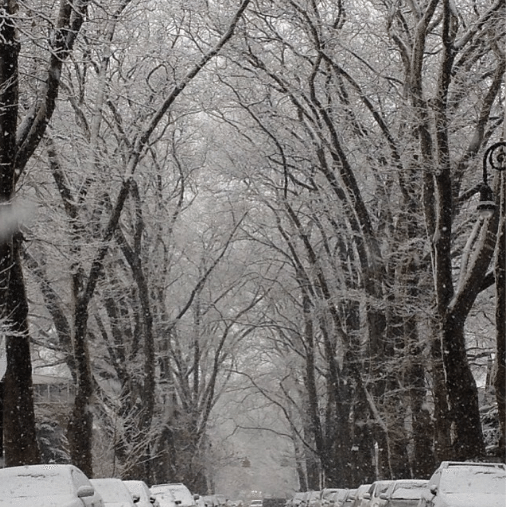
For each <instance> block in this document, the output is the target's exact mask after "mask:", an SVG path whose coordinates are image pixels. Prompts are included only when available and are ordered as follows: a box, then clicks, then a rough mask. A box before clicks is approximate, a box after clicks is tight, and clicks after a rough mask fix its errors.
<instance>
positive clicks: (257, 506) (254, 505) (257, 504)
mask: <svg viewBox="0 0 506 507" xmlns="http://www.w3.org/2000/svg"><path fill="white" fill-rule="evenodd" d="M263 505H264V502H263V500H251V502H250V503H249V507H263Z"/></svg>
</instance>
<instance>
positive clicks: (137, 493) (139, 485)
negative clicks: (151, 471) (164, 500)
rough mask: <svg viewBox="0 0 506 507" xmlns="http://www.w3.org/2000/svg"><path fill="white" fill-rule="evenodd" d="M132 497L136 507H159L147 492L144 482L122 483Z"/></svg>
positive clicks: (130, 481)
mask: <svg viewBox="0 0 506 507" xmlns="http://www.w3.org/2000/svg"><path fill="white" fill-rule="evenodd" d="M123 482H124V484H125V486H126V487H127V488H128V490H129V491H130V493H131V494H132V496H133V499H134V503H135V505H136V507H160V504H159V503H158V500H157V499H156V498H155V497H154V496H153V495H152V494H151V491H149V488H148V485H147V484H146V483H145V482H144V481H134V480H128V481H123Z"/></svg>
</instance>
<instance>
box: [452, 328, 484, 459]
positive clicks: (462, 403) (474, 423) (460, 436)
mask: <svg viewBox="0 0 506 507" xmlns="http://www.w3.org/2000/svg"><path fill="white" fill-rule="evenodd" d="M454 320H456V319H454ZM464 322H465V320H464V319H461V320H460V321H459V322H446V324H445V326H444V329H443V364H444V369H445V375H446V389H447V392H448V401H449V406H450V417H451V420H452V430H453V438H452V449H453V453H454V455H453V456H452V459H456V460H460V461H463V460H468V459H477V458H482V457H483V456H484V455H485V447H484V443H483V432H482V428H481V421H480V411H479V406H478V389H477V387H476V382H475V380H474V377H473V374H472V372H471V369H470V367H469V363H468V360H467V355H466V345H465V337H464Z"/></svg>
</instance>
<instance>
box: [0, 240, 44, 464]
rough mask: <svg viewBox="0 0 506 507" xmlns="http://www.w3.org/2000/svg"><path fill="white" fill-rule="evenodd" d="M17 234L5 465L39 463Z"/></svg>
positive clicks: (11, 298)
mask: <svg viewBox="0 0 506 507" xmlns="http://www.w3.org/2000/svg"><path fill="white" fill-rule="evenodd" d="M20 248H21V235H20V234H17V235H16V236H15V238H14V240H13V263H12V265H11V269H10V280H9V299H8V301H7V303H6V306H7V307H8V310H9V316H10V319H9V324H10V329H9V334H8V335H7V339H6V348H7V371H6V372H5V377H4V423H3V430H4V448H5V465H6V466H17V465H31V464H35V463H39V462H40V454H39V448H38V445H37V438H36V433H35V413H34V409H33V386H32V363H31V357H30V341H29V335H28V301H27V299H26V292H25V285H24V279H23V273H22V270H21V261H20V255H19V250H20Z"/></svg>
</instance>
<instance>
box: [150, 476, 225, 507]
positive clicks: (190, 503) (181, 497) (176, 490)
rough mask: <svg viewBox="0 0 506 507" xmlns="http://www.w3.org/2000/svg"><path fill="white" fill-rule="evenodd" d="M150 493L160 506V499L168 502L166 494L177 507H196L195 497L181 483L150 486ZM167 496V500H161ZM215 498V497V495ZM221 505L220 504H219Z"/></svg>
mask: <svg viewBox="0 0 506 507" xmlns="http://www.w3.org/2000/svg"><path fill="white" fill-rule="evenodd" d="M151 493H153V495H155V496H156V497H157V498H158V499H159V501H160V505H161V506H163V503H162V501H161V500H162V499H164V500H169V501H170V497H168V496H167V495H166V493H170V494H171V495H172V497H173V499H174V502H175V503H176V506H177V507H197V502H196V501H195V497H194V496H193V495H192V494H191V493H190V490H189V489H188V488H187V487H186V486H185V485H184V484H183V483H181V482H174V483H170V484H156V485H154V486H151ZM164 496H167V498H163V497H164ZM215 497H217V495H215ZM220 505H221V504H220Z"/></svg>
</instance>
